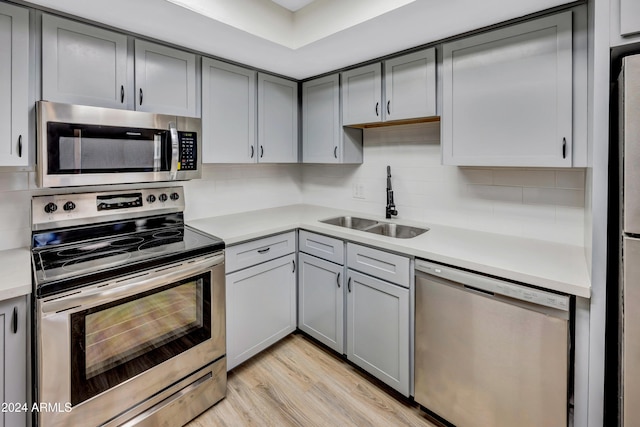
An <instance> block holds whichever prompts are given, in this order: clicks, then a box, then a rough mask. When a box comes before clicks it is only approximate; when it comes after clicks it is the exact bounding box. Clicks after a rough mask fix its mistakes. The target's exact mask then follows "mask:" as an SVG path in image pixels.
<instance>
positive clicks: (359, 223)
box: [320, 216, 378, 230]
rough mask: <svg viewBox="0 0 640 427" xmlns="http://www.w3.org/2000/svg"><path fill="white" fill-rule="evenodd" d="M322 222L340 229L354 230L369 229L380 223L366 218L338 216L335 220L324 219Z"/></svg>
mask: <svg viewBox="0 0 640 427" xmlns="http://www.w3.org/2000/svg"><path fill="white" fill-rule="evenodd" d="M320 222H323V223H325V224H331V225H337V226H340V227H346V228H352V229H354V230H364V229H365V228H367V227H371V226H373V225H376V224H378V221H375V220H373V219H366V218H357V217H353V216H338V217H335V218H329V219H324V220H322V221H320Z"/></svg>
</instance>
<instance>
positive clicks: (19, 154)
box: [0, 3, 30, 166]
mask: <svg viewBox="0 0 640 427" xmlns="http://www.w3.org/2000/svg"><path fill="white" fill-rule="evenodd" d="M29 105H30V103H29V11H28V10H27V9H25V8H22V7H16V6H13V5H10V4H6V3H0V141H2V143H1V144H0V166H27V165H28V163H29V155H28V150H29Z"/></svg>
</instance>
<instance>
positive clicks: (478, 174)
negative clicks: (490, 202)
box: [458, 168, 493, 185]
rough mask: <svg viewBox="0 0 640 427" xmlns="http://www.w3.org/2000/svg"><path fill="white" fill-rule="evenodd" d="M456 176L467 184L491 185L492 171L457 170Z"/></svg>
mask: <svg viewBox="0 0 640 427" xmlns="http://www.w3.org/2000/svg"><path fill="white" fill-rule="evenodd" d="M458 174H459V176H460V179H461V180H462V181H463V182H465V183H467V184H483V185H491V184H493V170H491V169H472V168H459V169H458Z"/></svg>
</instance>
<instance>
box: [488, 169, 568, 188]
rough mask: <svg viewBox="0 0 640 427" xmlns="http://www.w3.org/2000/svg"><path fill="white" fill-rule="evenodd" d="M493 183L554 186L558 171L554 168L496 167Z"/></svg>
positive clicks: (520, 185) (542, 186) (521, 185)
mask: <svg viewBox="0 0 640 427" xmlns="http://www.w3.org/2000/svg"><path fill="white" fill-rule="evenodd" d="M493 185H510V186H514V185H516V186H519V187H541V188H554V187H555V186H556V172H555V171H554V170H535V171H534V170H527V169H522V170H521V169H496V170H494V171H493Z"/></svg>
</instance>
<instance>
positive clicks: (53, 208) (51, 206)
mask: <svg viewBox="0 0 640 427" xmlns="http://www.w3.org/2000/svg"><path fill="white" fill-rule="evenodd" d="M57 210H58V205H56V204H55V203H53V202H49V203H47V204H46V205H45V206H44V211H45V212H46V213H54V212H55V211H57Z"/></svg>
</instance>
